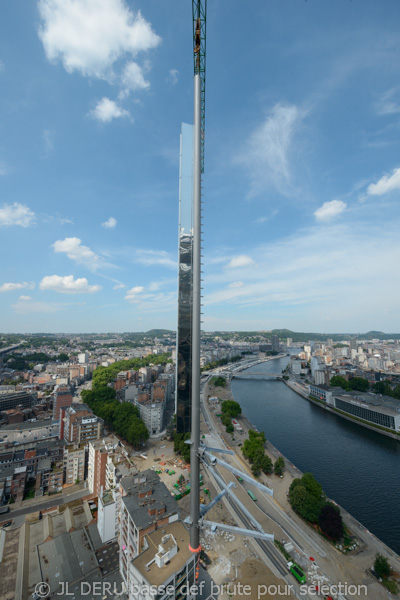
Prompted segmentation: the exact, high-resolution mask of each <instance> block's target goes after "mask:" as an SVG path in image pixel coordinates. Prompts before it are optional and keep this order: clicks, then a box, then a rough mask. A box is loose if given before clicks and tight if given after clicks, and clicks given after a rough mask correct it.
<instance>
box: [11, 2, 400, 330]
mask: <svg viewBox="0 0 400 600" xmlns="http://www.w3.org/2000/svg"><path fill="white" fill-rule="evenodd" d="M231 6H232V5H231V3H229V4H228V2H227V0H224V1H222V2H220V3H218V5H215V4H213V3H209V7H208V30H209V44H208V47H207V58H208V60H207V90H206V94H207V99H206V104H207V109H206V152H205V156H206V158H205V175H204V178H203V182H204V207H205V228H204V229H205V235H204V246H205V258H204V270H205V275H204V276H205V282H204V288H205V292H204V294H205V297H204V305H205V311H204V312H205V314H204V329H205V330H208V331H215V330H223V331H229V330H272V329H276V328H288V329H291V330H294V331H323V332H324V331H325V332H330V333H340V332H343V331H353V332H354V331H359V332H366V331H369V330H381V331H385V332H393V331H399V330H400V319H399V316H398V311H397V298H398V294H399V292H400V285H399V281H398V277H397V276H396V265H397V263H398V262H399V258H400V242H399V241H398V235H397V231H398V228H399V220H400V210H399V203H398V200H399V194H400V161H398V160H396V145H398V144H399V141H398V135H397V134H398V128H399V114H400V88H399V86H397V85H396V80H397V76H398V71H399V68H400V67H399V65H398V61H397V56H396V44H397V42H398V37H399V34H398V31H397V29H396V23H397V22H398V17H399V12H400V8H399V7H398V4H397V3H396V2H395V1H394V0H393V1H388V2H387V3H385V6H378V5H377V4H376V3H374V2H372V1H369V0H368V1H367V2H364V3H363V11H361V10H360V6H359V4H358V3H356V2H352V3H351V2H347V1H345V0H341V1H339V2H337V3H335V5H334V6H333V5H329V6H321V5H317V3H316V2H313V1H309V2H303V3H298V4H296V5H293V6H291V10H290V11H288V10H287V7H285V6H284V5H283V4H280V5H270V6H266V5H265V3H262V2H255V3H254V5H253V7H252V10H251V11H249V10H246V9H245V8H244V7H242V6H240V5H239V4H238V5H237V10H236V11H232V10H231ZM190 10H191V6H190V3H186V4H179V5H173V4H172V5H166V4H165V5H160V3H156V2H155V1H154V0H150V1H148V2H146V3H144V2H135V3H134V4H132V3H127V2H125V1H124V0H108V1H107V2H104V1H103V0H84V1H82V2H80V3H79V10H76V7H75V8H74V3H72V2H60V1H59V0H47V1H45V0H41V1H39V2H34V3H29V4H28V5H25V4H24V5H22V3H12V4H7V5H4V6H2V7H1V8H0V14H1V15H2V18H1V25H0V27H1V28H2V30H1V33H2V35H1V36H0V83H1V84H2V88H3V90H4V91H3V94H2V100H1V112H0V131H1V144H0V234H1V240H2V243H1V250H2V255H3V257H4V258H3V261H2V267H1V269H0V307H1V311H2V316H3V319H2V326H1V328H0V329H1V330H2V331H5V332H24V331H30V332H38V331H40V332H57V331H65V332H74V331H75V332H76V331H81V332H95V331H99V332H100V331H135V330H136V331H146V330H149V329H152V328H166V329H171V330H173V329H175V328H176V322H177V314H176V304H177V276H178V275H177V271H178V260H177V258H178V244H177V238H178V235H177V234H178V209H179V206H178V197H179V133H180V124H181V122H182V121H184V122H187V123H191V122H192V119H193V117H192V114H193V102H192V87H193V79H192V77H193V61H192V40H191V30H190V27H189V26H188V22H190ZM139 11H140V12H139ZM89 23H90V24H91V27H90V28H89V26H88V24H89ZM110 24H111V26H110ZM77 33H78V35H76V34H77ZM83 39H84V40H85V43H83V42H82V40H83ZM20 40H23V41H22V42H21V41H20ZM232 50H233V52H232ZM231 55H233V59H232V56H231Z"/></svg>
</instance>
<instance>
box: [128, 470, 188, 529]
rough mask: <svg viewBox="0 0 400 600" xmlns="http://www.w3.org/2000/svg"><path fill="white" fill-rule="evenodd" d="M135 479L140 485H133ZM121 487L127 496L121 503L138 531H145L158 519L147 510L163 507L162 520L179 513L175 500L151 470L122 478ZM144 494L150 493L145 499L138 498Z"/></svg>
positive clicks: (157, 516)
mask: <svg viewBox="0 0 400 600" xmlns="http://www.w3.org/2000/svg"><path fill="white" fill-rule="evenodd" d="M135 479H136V480H139V481H140V483H139V482H138V483H135ZM121 485H122V487H123V489H124V491H125V493H126V494H127V495H126V496H123V498H122V502H123V503H124V505H125V507H126V509H127V511H128V512H129V514H130V515H131V518H132V520H133V521H134V522H135V525H136V527H137V528H138V529H146V528H147V527H149V526H150V525H151V524H152V523H154V522H155V521H157V520H158V519H159V517H160V515H149V508H150V509H151V510H152V509H156V510H159V509H160V508H163V507H164V508H165V511H164V512H163V513H162V518H164V517H166V516H168V515H171V514H173V513H177V514H178V515H179V512H180V511H179V507H178V504H177V502H176V500H175V498H173V497H172V495H171V493H170V492H169V491H168V489H167V487H166V485H165V484H164V483H163V482H162V481H161V479H160V478H159V476H158V475H157V473H154V471H152V470H151V469H147V470H146V471H143V472H142V473H140V474H139V475H138V476H133V475H130V476H129V477H124V478H123V479H121ZM146 492H152V493H151V494H150V495H149V496H147V497H144V498H139V493H140V494H144V493H146Z"/></svg>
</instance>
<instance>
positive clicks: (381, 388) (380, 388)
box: [371, 381, 400, 400]
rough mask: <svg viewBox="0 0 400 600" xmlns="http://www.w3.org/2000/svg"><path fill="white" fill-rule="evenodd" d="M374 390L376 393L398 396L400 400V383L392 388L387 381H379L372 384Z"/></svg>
mask: <svg viewBox="0 0 400 600" xmlns="http://www.w3.org/2000/svg"><path fill="white" fill-rule="evenodd" d="M371 389H372V391H373V392H375V394H383V395H385V396H392V397H393V398H397V399H398V400H400V385H396V387H395V388H394V389H393V390H392V388H391V386H390V384H389V383H388V382H387V381H377V382H376V383H374V385H373V386H372V388H371Z"/></svg>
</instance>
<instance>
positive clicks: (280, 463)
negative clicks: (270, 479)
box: [274, 456, 285, 475]
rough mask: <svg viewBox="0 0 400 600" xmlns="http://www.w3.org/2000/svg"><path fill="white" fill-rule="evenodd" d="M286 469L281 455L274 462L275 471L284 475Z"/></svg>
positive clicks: (276, 473)
mask: <svg viewBox="0 0 400 600" xmlns="http://www.w3.org/2000/svg"><path fill="white" fill-rule="evenodd" d="M284 469H285V461H284V460H283V458H282V456H279V457H278V458H277V459H276V461H275V464H274V473H275V475H282V473H283V471H284Z"/></svg>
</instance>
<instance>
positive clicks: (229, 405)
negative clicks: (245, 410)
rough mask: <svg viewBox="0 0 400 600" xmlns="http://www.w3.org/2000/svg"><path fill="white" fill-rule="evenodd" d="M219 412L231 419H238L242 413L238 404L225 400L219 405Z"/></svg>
mask: <svg viewBox="0 0 400 600" xmlns="http://www.w3.org/2000/svg"><path fill="white" fill-rule="evenodd" d="M221 410H222V412H223V413H226V414H227V415H229V416H230V417H232V418H235V417H238V416H239V415H240V414H241V413H242V409H241V406H240V404H239V403H238V402H235V400H225V401H224V402H223V403H222V405H221Z"/></svg>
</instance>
